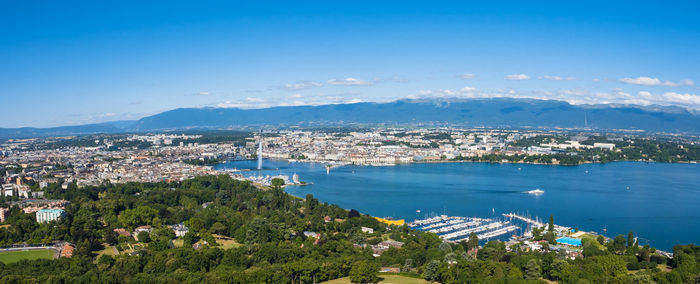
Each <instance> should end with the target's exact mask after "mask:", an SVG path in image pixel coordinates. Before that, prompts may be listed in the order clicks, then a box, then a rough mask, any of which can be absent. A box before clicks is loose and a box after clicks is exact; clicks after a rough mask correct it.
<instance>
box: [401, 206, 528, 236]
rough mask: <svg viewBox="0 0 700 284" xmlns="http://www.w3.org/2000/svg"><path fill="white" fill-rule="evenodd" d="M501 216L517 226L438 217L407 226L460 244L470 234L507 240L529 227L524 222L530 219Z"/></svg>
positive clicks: (502, 222)
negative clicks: (513, 234) (512, 234)
mask: <svg viewBox="0 0 700 284" xmlns="http://www.w3.org/2000/svg"><path fill="white" fill-rule="evenodd" d="M503 216H504V217H507V218H509V219H513V218H515V220H516V222H517V224H516V223H514V222H513V221H512V220H505V219H503V220H501V219H488V218H477V217H459V216H447V215H440V216H435V217H430V218H425V219H419V220H415V221H413V222H411V223H409V224H408V226H409V227H411V228H414V229H417V230H421V231H424V232H430V233H435V234H437V235H438V236H440V238H442V239H444V240H445V241H449V242H460V241H464V240H467V239H468V238H469V235H470V234H471V233H475V234H477V237H478V238H479V240H483V241H488V240H491V239H507V238H509V237H510V235H509V234H510V233H513V232H516V231H518V230H520V231H522V229H523V228H527V227H530V226H529V225H531V223H528V222H526V221H525V220H530V219H528V218H526V217H523V216H519V215H515V214H514V213H508V214H503ZM533 223H534V222H533Z"/></svg>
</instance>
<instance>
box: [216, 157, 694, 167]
mask: <svg viewBox="0 0 700 284" xmlns="http://www.w3.org/2000/svg"><path fill="white" fill-rule="evenodd" d="M266 159H267V160H273V161H286V162H289V163H295V162H298V163H317V164H330V163H335V164H338V163H341V164H340V165H334V166H333V168H335V167H342V166H348V165H349V166H361V167H393V166H400V165H411V164H450V163H485V164H523V165H540V166H565V167H575V166H582V165H589V164H609V163H620V162H632V163H647V164H649V163H654V164H688V165H692V164H700V161H678V162H658V161H640V160H615V161H609V162H594V161H585V162H583V163H579V164H553V163H538V162H524V161H506V162H504V161H498V162H492V161H471V160H437V161H413V162H410V163H396V164H377V165H372V164H354V163H351V162H343V161H312V160H294V161H290V159H279V158H266ZM242 161H250V159H245V160H230V161H224V162H221V163H218V164H213V165H211V166H212V167H213V166H216V165H221V164H225V163H229V162H242Z"/></svg>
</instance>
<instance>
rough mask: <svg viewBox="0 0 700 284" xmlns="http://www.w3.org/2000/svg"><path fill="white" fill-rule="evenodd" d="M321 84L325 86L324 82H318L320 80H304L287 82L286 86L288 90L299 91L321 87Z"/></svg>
mask: <svg viewBox="0 0 700 284" xmlns="http://www.w3.org/2000/svg"><path fill="white" fill-rule="evenodd" d="M321 86H323V84H321V83H318V82H310V81H303V82H296V83H290V84H285V85H284V88H285V89H287V90H290V91H298V90H305V89H311V88H316V87H321Z"/></svg>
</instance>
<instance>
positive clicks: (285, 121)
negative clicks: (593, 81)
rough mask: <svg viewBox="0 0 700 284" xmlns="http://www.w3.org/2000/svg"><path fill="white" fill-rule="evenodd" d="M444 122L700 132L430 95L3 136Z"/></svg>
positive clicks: (657, 114) (668, 110)
mask: <svg viewBox="0 0 700 284" xmlns="http://www.w3.org/2000/svg"><path fill="white" fill-rule="evenodd" d="M344 123H360V124H385V125H392V124H393V125H395V124H401V125H406V124H427V123H433V124H437V123H445V124H452V125H460V126H484V127H546V128H556V127H560V128H584V127H585V126H588V127H590V128H592V129H608V130H610V129H637V130H645V131H650V132H670V133H700V115H698V114H697V113H692V112H690V111H688V110H685V109H682V108H679V107H665V106H636V105H572V104H569V103H567V102H563V101H553V100H534V99H509V98H492V99H423V100H399V101H394V102H388V103H354V104H333V105H319V106H286V107H271V108H263V109H239V108H179V109H174V110H170V111H166V112H162V113H159V114H156V115H153V116H148V117H144V118H142V119H139V120H137V121H120V122H118V123H117V122H115V123H109V122H107V123H99V124H89V125H80V126H64V127H54V128H4V129H3V128H0V138H21V137H30V136H54V135H79V134H91V133H119V132H146V131H157V130H181V129H192V128H225V127H236V126H262V125H276V126H285V125H287V126H288V125H300V124H301V125H324V124H325V125H338V124H344Z"/></svg>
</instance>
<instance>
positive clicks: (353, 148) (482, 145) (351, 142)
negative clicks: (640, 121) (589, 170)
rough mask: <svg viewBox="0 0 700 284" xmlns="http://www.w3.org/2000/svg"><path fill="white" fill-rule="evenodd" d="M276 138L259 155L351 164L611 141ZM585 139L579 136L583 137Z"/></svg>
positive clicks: (483, 135)
mask: <svg viewBox="0 0 700 284" xmlns="http://www.w3.org/2000/svg"><path fill="white" fill-rule="evenodd" d="M280 134H281V135H279V136H274V137H265V138H264V142H263V145H264V146H265V147H264V150H263V156H264V157H267V158H271V159H290V160H309V161H321V162H344V163H352V164H356V165H392V164H399V163H412V162H420V161H440V160H450V159H455V158H471V157H480V156H483V155H488V154H493V153H499V154H505V155H515V154H520V155H522V154H527V155H542V154H552V153H555V152H556V151H558V150H566V149H582V148H601V149H606V150H612V149H614V147H615V145H614V144H608V143H595V144H594V145H584V144H581V143H580V142H581V141H567V142H566V143H562V144H558V143H543V144H541V145H531V146H528V147H519V146H515V145H514V144H515V142H516V141H518V140H521V139H525V138H531V137H535V136H540V135H545V136H546V135H552V136H553V135H555V134H557V133H556V132H551V131H534V130H533V131H521V130H492V129H488V130H486V129H455V128H439V129H413V130H406V129H374V130H368V131H365V132H349V133H328V132H314V131H282V132H281V133H280ZM584 139H585V137H584Z"/></svg>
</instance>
